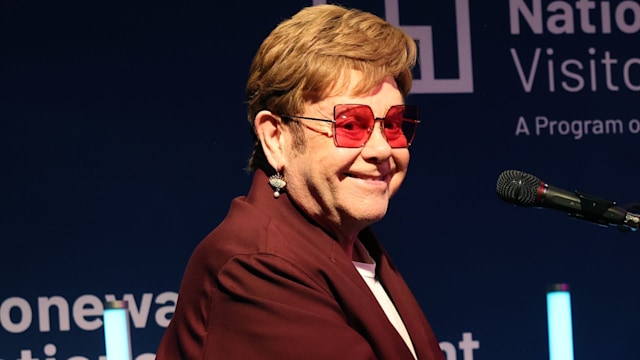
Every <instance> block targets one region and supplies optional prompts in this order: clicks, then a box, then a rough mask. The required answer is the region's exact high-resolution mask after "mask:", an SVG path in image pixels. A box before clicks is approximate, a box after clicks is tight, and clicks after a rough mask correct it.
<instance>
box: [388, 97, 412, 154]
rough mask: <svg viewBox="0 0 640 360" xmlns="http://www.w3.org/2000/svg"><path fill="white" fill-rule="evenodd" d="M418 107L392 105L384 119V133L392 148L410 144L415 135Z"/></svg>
mask: <svg viewBox="0 0 640 360" xmlns="http://www.w3.org/2000/svg"><path fill="white" fill-rule="evenodd" d="M417 119H418V109H417V107H415V106H413V105H395V106H392V107H391V108H390V109H389V111H388V112H387V115H386V116H385V120H384V133H385V135H386V137H387V141H388V142H389V145H391V147H392V148H405V147H408V146H409V145H411V141H413V137H414V135H415V131H416V126H417Z"/></svg>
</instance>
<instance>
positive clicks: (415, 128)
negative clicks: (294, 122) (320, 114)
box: [281, 104, 421, 149]
mask: <svg viewBox="0 0 640 360" xmlns="http://www.w3.org/2000/svg"><path fill="white" fill-rule="evenodd" d="M341 106H351V107H352V108H358V107H367V108H368V109H369V111H370V113H371V115H372V117H373V125H372V126H371V127H370V128H369V129H368V131H367V136H366V137H364V138H363V140H364V141H363V142H362V144H360V145H359V146H344V145H338V138H337V129H336V126H337V123H338V120H337V119H336V117H337V109H338V107H341ZM396 107H403V111H402V113H403V114H404V113H406V111H407V110H406V109H407V108H409V109H413V110H412V111H413V113H414V114H415V116H414V117H416V118H417V117H418V107H417V106H416V105H411V104H401V105H392V106H390V107H389V109H387V112H386V113H385V115H384V117H376V116H375V115H374V114H373V109H371V106H369V105H365V104H336V105H334V106H333V119H322V118H315V117H308V116H297V115H281V116H282V117H285V118H292V119H302V120H312V121H322V122H329V123H333V136H332V137H333V143H334V145H335V146H336V147H340V148H348V149H357V148H361V147H364V146H365V144H366V143H367V142H368V141H369V139H370V138H371V134H372V133H373V129H374V127H375V124H376V121H382V122H383V124H384V121H385V120H386V119H387V115H388V114H389V112H390V111H391V110H392V109H394V108H396ZM350 109H351V108H350ZM350 109H349V110H350ZM402 122H407V123H412V124H414V130H413V132H412V133H411V138H410V139H409V138H407V137H406V136H405V138H406V139H407V146H392V145H391V144H389V146H391V148H393V149H406V148H408V147H409V146H411V144H412V143H413V139H414V138H415V137H416V130H417V128H418V124H420V122H421V121H420V120H418V119H405V118H403V119H402ZM382 132H383V133H384V134H385V139H386V133H385V132H384V125H382ZM388 142H389V140H388V139H387V143H388Z"/></svg>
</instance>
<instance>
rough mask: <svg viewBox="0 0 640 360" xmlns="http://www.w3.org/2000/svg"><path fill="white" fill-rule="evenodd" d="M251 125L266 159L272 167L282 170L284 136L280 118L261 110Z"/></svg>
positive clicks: (284, 147) (283, 162) (284, 145)
mask: <svg viewBox="0 0 640 360" xmlns="http://www.w3.org/2000/svg"><path fill="white" fill-rule="evenodd" d="M253 126H254V128H255V131H256V135H257V136H258V139H260V144H261V145H262V151H264V155H265V156H266V158H267V161H269V164H270V165H271V166H272V167H273V168H274V169H276V170H277V171H282V168H283V167H284V165H285V162H286V159H285V156H284V154H285V153H286V151H285V150H286V141H285V138H286V137H285V135H284V132H283V131H282V130H283V129H282V124H281V122H280V118H279V117H278V116H276V115H274V114H273V113H272V112H271V111H268V110H262V111H260V112H259V113H258V114H257V115H256V117H255V119H254V120H253Z"/></svg>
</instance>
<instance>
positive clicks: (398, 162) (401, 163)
mask: <svg viewBox="0 0 640 360" xmlns="http://www.w3.org/2000/svg"><path fill="white" fill-rule="evenodd" d="M404 152H405V153H401V154H398V155H394V156H393V160H394V162H395V166H396V171H395V173H394V174H393V177H392V178H391V184H390V185H389V190H390V192H391V195H393V194H395V193H396V192H397V191H398V189H399V188H400V185H402V182H403V181H404V178H405V177H406V176H407V169H408V167H409V158H410V156H409V151H408V150H404Z"/></svg>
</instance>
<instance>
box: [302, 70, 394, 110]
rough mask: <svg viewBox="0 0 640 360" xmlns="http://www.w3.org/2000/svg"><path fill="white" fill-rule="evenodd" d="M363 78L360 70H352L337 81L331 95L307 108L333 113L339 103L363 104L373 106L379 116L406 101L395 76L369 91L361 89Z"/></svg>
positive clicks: (388, 77) (389, 77)
mask: <svg viewBox="0 0 640 360" xmlns="http://www.w3.org/2000/svg"><path fill="white" fill-rule="evenodd" d="M361 78H362V75H361V74H360V73H359V72H357V71H352V72H351V73H350V74H349V76H347V77H344V78H342V79H341V80H339V81H338V82H337V83H336V86H334V87H333V89H332V90H331V93H330V95H329V96H327V97H325V98H324V99H322V100H320V101H318V102H317V103H315V104H308V105H310V106H308V107H307V109H308V110H313V108H318V109H319V110H320V111H322V112H323V113H331V112H332V111H333V107H334V106H335V105H338V104H362V105H368V106H369V107H371V109H372V110H373V112H374V114H376V115H377V116H383V115H384V114H385V113H386V111H387V110H388V109H389V107H391V106H392V105H400V104H403V103H404V98H403V96H402V93H401V92H400V90H399V89H398V85H397V84H396V81H395V80H394V79H393V77H391V76H387V77H385V78H384V79H383V80H382V81H381V82H380V83H378V84H375V85H374V86H373V87H371V88H370V89H369V90H367V91H359V89H362V88H363V86H362V84H361V83H360V80H361ZM365 88H366V87H365ZM314 105H315V106H314Z"/></svg>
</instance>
